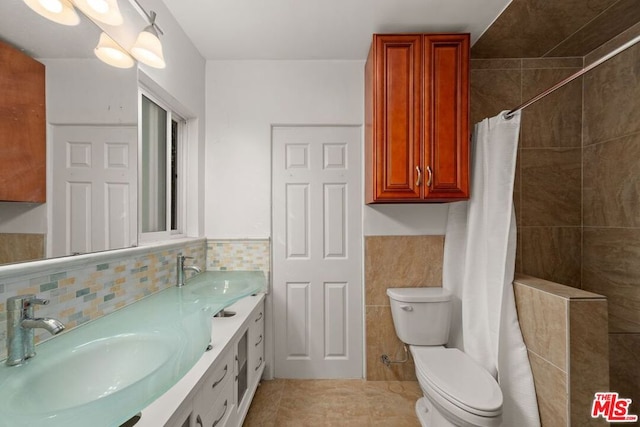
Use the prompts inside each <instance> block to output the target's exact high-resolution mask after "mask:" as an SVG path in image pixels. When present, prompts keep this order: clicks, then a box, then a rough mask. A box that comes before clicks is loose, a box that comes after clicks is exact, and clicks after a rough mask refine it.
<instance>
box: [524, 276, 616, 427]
mask: <svg viewBox="0 0 640 427" xmlns="http://www.w3.org/2000/svg"><path fill="white" fill-rule="evenodd" d="M514 290H515V296H516V306H517V309H518V318H519V319H520V327H521V330H522V336H523V338H524V342H525V345H526V347H527V352H528V355H529V361H530V363H531V370H532V371H533V377H534V383H535V387H536V396H537V399H538V409H539V412H540V419H541V422H542V426H543V427H555V426H604V425H607V423H606V422H605V421H604V419H602V418H599V419H592V418H591V404H592V402H593V396H594V393H595V392H598V391H602V390H605V391H607V390H609V376H608V364H609V360H608V358H609V351H608V336H607V301H606V299H605V298H604V297H603V296H602V295H597V294H593V293H590V292H585V291H582V290H580V289H576V288H572V287H569V286H564V285H560V284H557V283H553V282H548V281H545V280H542V279H537V278H533V277H530V276H519V277H516V280H515V284H514Z"/></svg>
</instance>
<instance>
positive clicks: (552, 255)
mask: <svg viewBox="0 0 640 427" xmlns="http://www.w3.org/2000/svg"><path fill="white" fill-rule="evenodd" d="M519 237H520V241H521V244H520V245H521V248H522V249H521V250H522V254H521V257H522V269H521V272H522V273H523V274H528V275H530V276H535V277H539V278H541V279H546V280H550V281H552V282H556V283H561V284H563V285H567V286H573V287H580V282H581V263H582V261H581V257H582V253H581V247H582V229H581V228H580V227H520V236H519Z"/></svg>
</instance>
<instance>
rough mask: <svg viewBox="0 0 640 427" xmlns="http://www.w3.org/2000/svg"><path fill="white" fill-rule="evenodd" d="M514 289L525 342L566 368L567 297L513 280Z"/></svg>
mask: <svg viewBox="0 0 640 427" xmlns="http://www.w3.org/2000/svg"><path fill="white" fill-rule="evenodd" d="M514 292H515V297H516V308H517V310H518V319H519V321H520V328H521V330H522V336H523V338H524V342H525V345H526V346H527V348H528V349H529V351H532V352H534V353H536V354H537V355H538V357H541V358H543V359H545V360H547V361H549V362H550V363H553V364H554V365H555V366H556V367H558V368H559V369H561V370H563V371H566V370H567V369H568V367H567V339H568V338H567V304H566V302H567V300H566V299H564V298H561V297H558V296H556V295H553V294H550V293H547V292H542V291H539V290H537V289H534V288H531V287H528V286H524V285H520V284H517V283H516V285H515V286H514Z"/></svg>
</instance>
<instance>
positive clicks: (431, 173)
mask: <svg viewBox="0 0 640 427" xmlns="http://www.w3.org/2000/svg"><path fill="white" fill-rule="evenodd" d="M427 175H428V178H427V187H431V181H432V180H433V172H432V171H431V166H427Z"/></svg>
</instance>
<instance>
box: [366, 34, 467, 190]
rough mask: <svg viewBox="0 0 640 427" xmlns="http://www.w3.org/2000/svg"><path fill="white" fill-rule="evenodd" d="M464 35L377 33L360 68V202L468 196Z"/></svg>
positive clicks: (465, 39) (465, 46)
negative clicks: (362, 178) (362, 98)
mask: <svg viewBox="0 0 640 427" xmlns="http://www.w3.org/2000/svg"><path fill="white" fill-rule="evenodd" d="M468 122H469V35H468V34H375V35H374V36H373V43H372V45H371V49H370V51H369V55H368V57H367V62H366V65H365V199H366V200H365V201H366V203H423V202H447V201H456V200H464V199H467V198H468V197H469V123H468Z"/></svg>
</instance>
